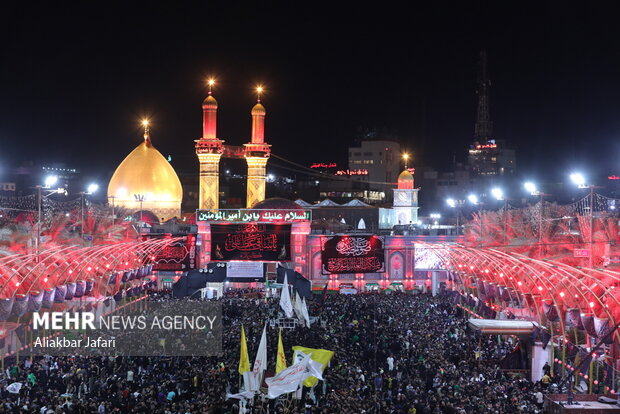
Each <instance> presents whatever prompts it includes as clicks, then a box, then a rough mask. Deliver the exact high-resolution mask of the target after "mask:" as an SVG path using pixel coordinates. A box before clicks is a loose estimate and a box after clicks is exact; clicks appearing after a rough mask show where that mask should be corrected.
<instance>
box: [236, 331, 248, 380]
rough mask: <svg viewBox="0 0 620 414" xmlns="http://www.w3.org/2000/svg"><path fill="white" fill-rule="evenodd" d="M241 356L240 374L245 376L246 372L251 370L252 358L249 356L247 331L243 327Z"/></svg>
mask: <svg viewBox="0 0 620 414" xmlns="http://www.w3.org/2000/svg"><path fill="white" fill-rule="evenodd" d="M239 352H240V355H239V374H241V375H243V373H244V372H246V371H251V370H250V357H249V356H248V343H247V341H246V340H245V329H243V325H241V347H240V350H239Z"/></svg>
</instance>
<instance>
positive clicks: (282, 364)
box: [276, 328, 286, 374]
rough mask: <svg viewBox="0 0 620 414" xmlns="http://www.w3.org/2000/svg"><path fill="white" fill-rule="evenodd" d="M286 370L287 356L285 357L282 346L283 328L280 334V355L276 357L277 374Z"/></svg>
mask: <svg viewBox="0 0 620 414" xmlns="http://www.w3.org/2000/svg"><path fill="white" fill-rule="evenodd" d="M284 368H286V355H284V345H282V328H280V333H279V334H278V354H277V355H276V374H277V373H278V372H280V371H282V370H283V369H284Z"/></svg>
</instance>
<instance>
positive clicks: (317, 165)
mask: <svg viewBox="0 0 620 414" xmlns="http://www.w3.org/2000/svg"><path fill="white" fill-rule="evenodd" d="M310 168H336V163H335V162H315V163H314V164H312V165H310Z"/></svg>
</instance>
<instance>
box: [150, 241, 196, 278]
mask: <svg viewBox="0 0 620 414" xmlns="http://www.w3.org/2000/svg"><path fill="white" fill-rule="evenodd" d="M154 262H155V265H154V266H153V270H190V269H194V268H195V267H196V235H195V234H188V235H187V239H186V240H181V241H177V242H174V243H172V244H170V245H168V246H166V247H164V248H163V249H162V250H161V251H160V252H159V253H157V254H156V255H155V260H154Z"/></svg>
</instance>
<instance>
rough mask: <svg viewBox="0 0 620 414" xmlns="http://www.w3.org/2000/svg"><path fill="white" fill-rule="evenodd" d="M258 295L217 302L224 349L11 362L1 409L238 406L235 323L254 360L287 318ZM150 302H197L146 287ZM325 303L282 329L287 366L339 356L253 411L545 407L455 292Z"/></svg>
mask: <svg viewBox="0 0 620 414" xmlns="http://www.w3.org/2000/svg"><path fill="white" fill-rule="evenodd" d="M263 296H264V292H262V291H260V290H258V289H245V290H241V291H227V292H226V294H225V295H224V298H221V299H218V300H220V301H221V302H222V320H223V324H224V330H223V339H222V340H223V343H222V351H223V352H222V354H221V355H216V356H211V357H202V356H194V357H175V356H153V357H121V356H117V357H110V356H100V357H92V356H91V357H85V356H80V355H70V356H55V357H52V356H42V357H34V358H33V359H32V361H30V358H22V359H20V360H19V361H15V359H14V358H13V359H11V358H6V359H5V367H6V369H5V372H4V373H1V378H0V413H18V414H21V413H41V414H57V413H58V414H61V413H67V414H110V413H112V414H114V413H144V414H146V413H148V414H193V413H209V414H216V413H220V414H224V413H229V414H236V413H238V412H239V405H240V404H239V400H234V399H229V400H227V399H226V394H233V393H236V392H238V391H239V384H241V383H242V381H241V380H240V378H239V374H238V372H237V365H238V362H239V360H238V358H239V337H240V335H239V332H240V326H241V325H242V324H243V325H244V326H245V331H246V336H247V342H248V349H249V352H250V357H251V358H253V356H254V355H255V353H256V351H257V348H258V345H259V341H260V336H261V332H262V329H263V326H264V324H265V322H266V321H267V322H275V321H276V320H277V319H278V318H280V317H281V316H282V314H281V310H280V307H279V305H278V299H276V298H268V299H265V298H264V297H263ZM148 300H149V301H155V302H158V301H176V300H198V299H188V298H186V299H175V298H173V297H172V296H171V294H169V293H162V292H151V293H149V298H148ZM322 302H323V301H322V300H321V298H319V299H318V300H315V301H313V300H309V301H308V304H309V308H310V309H309V310H310V314H311V315H312V316H316V317H317V318H318V320H317V321H316V322H314V323H313V324H312V326H311V327H310V328H307V327H296V328H294V329H284V330H283V334H282V337H283V342H284V344H285V352H286V357H287V361H289V364H290V361H291V360H292V350H291V347H292V346H295V345H302V346H306V347H310V348H323V349H329V350H331V351H334V352H335V355H334V357H333V359H332V361H331V363H330V365H329V367H327V368H326V370H325V372H324V380H323V381H319V383H318V384H317V385H316V386H315V387H314V388H312V389H308V388H304V390H303V392H302V395H301V398H299V399H293V398H292V397H291V396H288V397H287V398H282V399H278V400H268V399H263V398H260V397H257V398H255V399H254V400H253V401H248V403H247V404H246V412H248V413H265V412H266V410H267V408H268V409H269V412H272V413H273V412H276V413H284V412H287V413H309V414H359V413H367V414H411V413H413V414H435V413H439V414H477V413H497V414H513V413H540V412H541V407H542V405H541V404H542V401H543V394H542V392H543V387H542V384H539V385H537V386H535V385H534V384H532V383H531V382H530V381H528V380H527V379H525V378H523V377H521V376H519V375H514V376H511V375H507V374H506V373H504V372H503V371H501V370H500V369H499V364H498V362H499V360H500V359H501V358H502V357H503V356H504V355H505V354H506V353H507V352H509V351H510V349H511V347H509V346H504V345H498V342H497V337H485V336H481V335H480V334H478V333H476V332H474V331H472V330H471V329H470V328H469V327H468V324H467V315H464V314H463V313H462V311H461V310H460V309H459V308H457V307H455V306H454V305H453V304H452V303H451V302H450V300H449V299H448V298H446V297H442V296H437V297H432V296H430V295H426V294H420V295H411V294H405V293H396V294H392V295H384V294H378V293H369V294H358V295H341V296H340V295H334V296H330V297H329V298H328V300H327V301H325V303H322ZM267 326H269V327H270V328H269V329H268V355H269V356H270V357H269V361H268V367H267V372H268V375H273V372H274V371H275V355H276V347H277V343H278V342H277V338H278V329H276V327H275V323H274V324H273V325H272V324H271V323H268V325H267ZM271 326H273V328H272V327H271ZM165 346H166V347H168V346H175V345H174V344H168V343H166V344H165ZM169 354H170V355H174V352H170V353H169ZM546 376H548V375H546ZM548 377H549V381H551V377H550V376H548ZM543 378H544V377H543ZM13 382H20V383H22V388H21V390H20V392H19V394H13V393H9V392H8V391H7V390H6V388H7V386H8V385H9V384H11V383H13ZM543 384H544V381H543Z"/></svg>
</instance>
